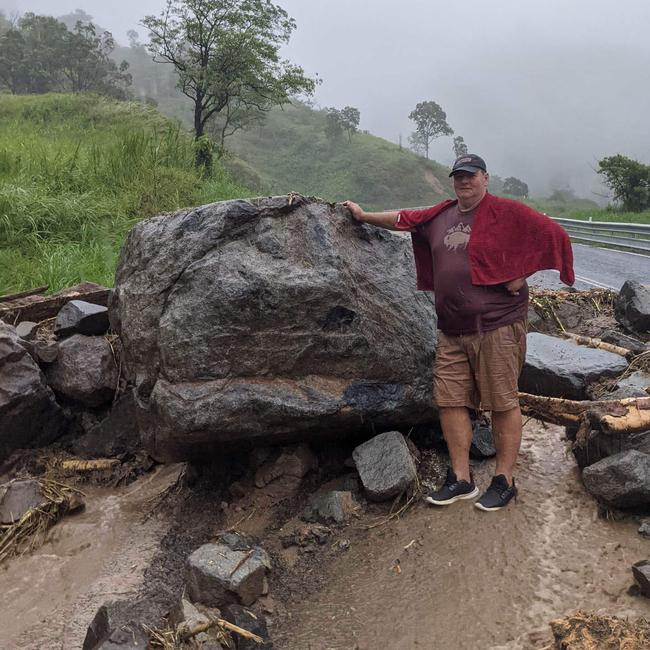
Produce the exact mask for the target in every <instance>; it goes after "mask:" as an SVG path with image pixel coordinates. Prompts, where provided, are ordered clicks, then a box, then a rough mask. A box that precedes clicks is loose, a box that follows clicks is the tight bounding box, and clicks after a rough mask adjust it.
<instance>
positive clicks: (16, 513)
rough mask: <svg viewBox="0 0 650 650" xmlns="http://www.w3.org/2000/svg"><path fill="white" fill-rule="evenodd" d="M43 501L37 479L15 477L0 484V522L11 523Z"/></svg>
mask: <svg viewBox="0 0 650 650" xmlns="http://www.w3.org/2000/svg"><path fill="white" fill-rule="evenodd" d="M44 502H45V499H44V498H43V494H42V493H41V486H40V485H39V483H38V481H34V480H32V479H24V480H19V479H16V480H13V481H10V482H9V483H5V484H4V485H0V524H13V523H14V522H15V521H19V520H20V519H21V518H22V516H23V515H24V514H25V513H26V512H28V511H29V510H31V509H32V508H37V507H38V506H40V505H42V504H43V503H44Z"/></svg>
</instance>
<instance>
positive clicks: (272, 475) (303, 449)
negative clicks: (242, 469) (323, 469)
mask: <svg viewBox="0 0 650 650" xmlns="http://www.w3.org/2000/svg"><path fill="white" fill-rule="evenodd" d="M316 467H318V459H317V458H316V456H315V455H314V453H313V452H312V451H311V449H309V446H308V445H306V444H301V445H297V446H295V447H286V448H285V449H283V451H282V453H281V454H280V456H278V458H277V459H276V460H274V461H273V460H272V461H268V462H265V463H263V464H262V465H261V466H260V467H259V469H258V470H257V472H256V473H255V485H256V486H257V487H258V488H262V487H264V486H265V485H268V484H269V483H271V481H274V480H275V479H277V478H280V477H281V476H291V477H293V478H302V477H303V476H305V475H306V474H307V472H309V471H310V470H312V469H315V468H316Z"/></svg>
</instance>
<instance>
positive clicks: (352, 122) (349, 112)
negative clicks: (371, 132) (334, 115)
mask: <svg viewBox="0 0 650 650" xmlns="http://www.w3.org/2000/svg"><path fill="white" fill-rule="evenodd" d="M340 118H341V128H342V129H343V130H344V131H345V132H346V133H347V134H348V142H352V136H353V135H354V134H355V133H356V132H357V131H358V129H359V122H360V121H361V113H360V112H359V109H358V108H354V106H346V107H345V108H344V109H343V110H342V111H341V112H340Z"/></svg>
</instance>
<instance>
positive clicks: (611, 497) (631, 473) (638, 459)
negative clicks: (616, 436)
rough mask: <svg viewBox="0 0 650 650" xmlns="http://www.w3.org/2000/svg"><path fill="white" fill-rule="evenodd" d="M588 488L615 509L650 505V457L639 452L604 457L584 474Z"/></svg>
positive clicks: (584, 471)
mask: <svg viewBox="0 0 650 650" xmlns="http://www.w3.org/2000/svg"><path fill="white" fill-rule="evenodd" d="M582 480H583V482H584V484H585V487H586V488H587V490H589V492H591V494H593V495H594V496H595V497H596V498H597V499H600V500H601V501H603V502H604V503H605V504H607V505H609V506H613V507H614V508H636V507H646V506H647V505H648V504H650V454H644V453H643V452H641V451H637V450H636V449H632V450H628V451H624V452H621V453H619V454H615V455H613V456H609V457H608V458H604V459H603V460H600V461H598V462H597V463H594V464H593V465H590V466H589V467H587V468H585V469H584V470H583V472H582Z"/></svg>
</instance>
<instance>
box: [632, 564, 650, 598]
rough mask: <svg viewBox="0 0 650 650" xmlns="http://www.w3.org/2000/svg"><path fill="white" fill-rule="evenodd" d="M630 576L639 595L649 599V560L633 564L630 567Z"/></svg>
mask: <svg viewBox="0 0 650 650" xmlns="http://www.w3.org/2000/svg"><path fill="white" fill-rule="evenodd" d="M632 575H633V576H634V582H636V584H637V585H639V589H640V590H641V593H642V594H643V595H644V596H645V597H646V598H650V560H641V561H640V562H635V563H634V564H633V565H632Z"/></svg>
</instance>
